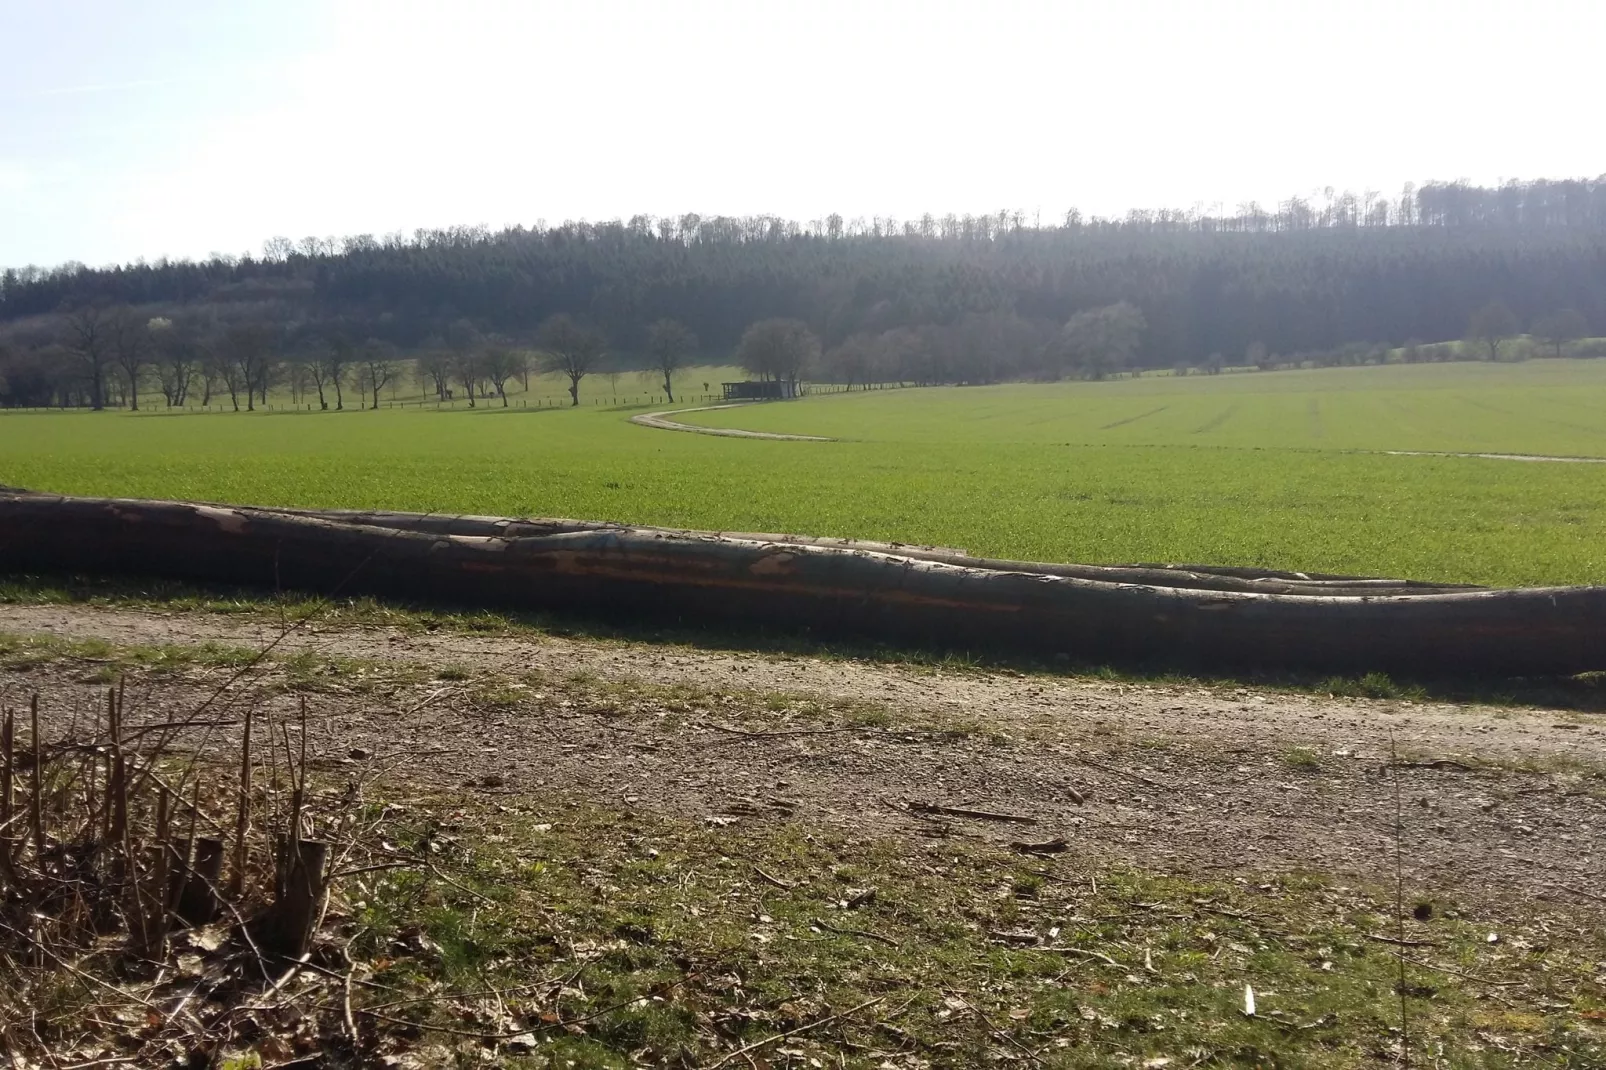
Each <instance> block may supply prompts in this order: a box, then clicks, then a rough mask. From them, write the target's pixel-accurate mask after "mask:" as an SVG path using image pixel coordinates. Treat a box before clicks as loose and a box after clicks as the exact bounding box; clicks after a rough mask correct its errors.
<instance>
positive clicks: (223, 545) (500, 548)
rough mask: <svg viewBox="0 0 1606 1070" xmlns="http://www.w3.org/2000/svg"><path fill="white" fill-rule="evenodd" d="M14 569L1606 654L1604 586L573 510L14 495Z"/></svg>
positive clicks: (1308, 664) (1362, 660)
mask: <svg viewBox="0 0 1606 1070" xmlns="http://www.w3.org/2000/svg"><path fill="white" fill-rule="evenodd" d="M0 571H6V572H24V571H49V572H58V573H61V572H66V573H92V574H110V575H135V576H153V577H163V578H170V579H180V580H191V581H198V582H222V583H231V584H245V585H253V586H259V587H267V588H273V587H276V586H277V587H282V588H285V589H295V590H300V591H307V592H312V593H317V594H323V595H352V594H359V593H367V594H379V595H392V596H400V597H404V598H410V599H424V600H439V601H446V602H451V603H457V604H464V603H468V604H477V605H497V606H512V607H517V608H521V609H542V610H548V609H555V610H575V611H581V612H586V613H596V614H603V615H607V616H611V617H614V618H624V619H629V620H639V619H647V618H650V619H654V620H658V621H671V622H680V623H686V624H709V625H715V626H722V627H750V626H753V625H764V626H773V627H778V628H785V629H807V630H809V631H811V632H813V633H815V634H818V635H821V636H856V637H863V638H870V639H876V640H885V641H890V642H898V643H919V644H930V645H935V646H939V647H942V648H946V649H960V650H979V649H994V650H997V649H1004V650H1010V651H1016V652H1021V653H1030V654H1034V655H1043V656H1055V655H1065V656H1068V657H1070V658H1071V659H1073V660H1076V661H1086V662H1115V663H1124V664H1133V663H1141V664H1150V665H1154V664H1166V665H1178V666H1187V667H1204V668H1212V669H1218V668H1219V669H1225V668H1231V669H1254V670H1318V671H1370V670H1381V671H1387V672H1397V673H1407V674H1424V673H1456V674H1500V675H1534V674H1555V673H1576V672H1582V671H1586V670H1592V669H1602V668H1606V588H1601V587H1558V588H1531V589H1522V590H1483V589H1477V588H1451V587H1437V586H1432V585H1415V584H1410V583H1407V582H1405V581H1390V580H1368V579H1360V578H1353V577H1330V576H1309V575H1304V574H1299V573H1273V572H1264V573H1262V572H1255V571H1253V570H1239V569H1204V568H1166V567H1159V566H1133V567H1126V568H1122V567H1108V566H1085V565H1038V564H1031V563H1023V562H1008V561H989V560H984V559H978V558H970V557H967V556H965V555H964V554H962V553H960V552H959V551H953V550H943V549H936V548H917V547H903V546H896V545H891V544H880V543H855V542H851V541H846V540H827V539H819V540H807V539H801V538H797V537H783V536H756V535H730V534H715V533H709V532H688V531H672V530H667V529H659V528H633V527H625V526H619V525H608V524H596V523H589V522H584V521H565V520H513V519H504V518H496V517H441V516H424V515H420V514H406V513H348V512H316V511H306V510H301V511H297V510H283V509H279V510H276V509H256V508H244V507H233V506H218V505H204V504H197V503H185V502H153V501H131V500H115V499H90V498H63V497H58V496H50V495H34V494H26V493H13V494H0Z"/></svg>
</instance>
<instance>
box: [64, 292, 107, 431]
mask: <svg viewBox="0 0 1606 1070" xmlns="http://www.w3.org/2000/svg"><path fill="white" fill-rule="evenodd" d="M67 331H68V338H69V339H70V341H69V342H68V345H69V346H71V347H72V350H73V352H75V353H77V354H78V355H79V357H81V358H82V359H83V362H84V370H85V371H86V372H87V373H88V377H89V407H90V408H91V409H94V410H95V411H96V412H99V411H100V410H101V409H104V408H105V407H106V366H107V365H108V364H110V363H111V362H112V359H113V358H112V352H113V351H112V345H111V337H110V336H111V325H110V323H109V318H108V316H107V314H106V310H105V309H103V308H101V307H99V306H97V305H92V304H90V305H83V306H82V307H80V308H77V309H74V310H73V311H72V312H69V313H68V314H67Z"/></svg>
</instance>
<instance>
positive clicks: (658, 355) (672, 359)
mask: <svg viewBox="0 0 1606 1070" xmlns="http://www.w3.org/2000/svg"><path fill="white" fill-rule="evenodd" d="M695 352H697V336H696V335H695V334H692V333H691V329H690V328H689V327H687V326H686V325H685V324H684V323H682V322H680V321H679V320H672V319H661V320H654V321H653V324H652V326H650V327H648V328H647V355H648V356H649V357H651V358H652V367H653V370H655V371H656V372H657V373H658V374H659V375H661V376H663V380H664V397H666V398H668V399H669V401H670V403H671V404H673V403H674V400H675V373H676V372H678V371H680V369H681V368H684V367H685V366H686V362H687V361H688V360H689V359H691V355H692V354H693V353H695Z"/></svg>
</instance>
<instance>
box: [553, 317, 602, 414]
mask: <svg viewBox="0 0 1606 1070" xmlns="http://www.w3.org/2000/svg"><path fill="white" fill-rule="evenodd" d="M536 342H537V344H538V345H539V346H540V347H541V350H542V351H543V352H544V353H545V357H544V358H543V360H542V366H543V367H544V368H545V369H546V370H547V371H549V372H554V373H557V374H561V375H564V376H567V377H568V380H569V404H570V405H571V406H572V405H578V404H580V380H582V379H584V378H585V377H586V376H587V375H589V374H590V373H591V372H592V371H593V370H595V368H596V367H597V362H598V361H600V360H601V359H602V354H603V352H604V350H605V349H606V348H607V342H606V340H605V339H604V338H603V336H602V332H600V331H598V330H596V329H595V328H593V327H586V326H582V325H581V324H579V323H576V322H575V320H574V317H572V316H570V315H569V314H567V313H565V312H559V313H558V314H557V315H555V316H550V317H548V318H547V320H546V322H545V323H543V324H541V329H540V330H539V331H537V332H536Z"/></svg>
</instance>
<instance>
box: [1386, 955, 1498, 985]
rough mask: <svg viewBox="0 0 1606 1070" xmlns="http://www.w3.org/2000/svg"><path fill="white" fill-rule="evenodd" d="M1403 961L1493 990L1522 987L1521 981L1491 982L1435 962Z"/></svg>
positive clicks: (1407, 958) (1411, 959)
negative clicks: (1490, 987) (1487, 986)
mask: <svg viewBox="0 0 1606 1070" xmlns="http://www.w3.org/2000/svg"><path fill="white" fill-rule="evenodd" d="M1405 961H1406V962H1411V963H1415V964H1416V965H1418V966H1425V967H1426V968H1428V969H1430V970H1434V971H1436V972H1438V973H1447V974H1449V975H1450V976H1451V977H1460V978H1463V979H1465V980H1468V981H1473V982H1475V983H1477V984H1480V985H1491V986H1493V987H1495V988H1519V987H1521V986H1522V982H1521V981H1491V980H1490V979H1489V978H1487V977H1479V976H1478V975H1477V974H1474V973H1463V972H1462V971H1461V970H1454V969H1451V968H1450V967H1448V966H1440V965H1439V964H1438V963H1436V962H1428V961H1427V960H1425V959H1414V958H1412V957H1411V956H1409V955H1406V956H1405Z"/></svg>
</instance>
